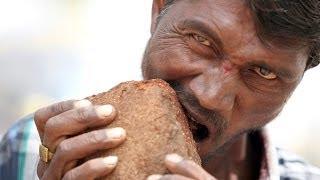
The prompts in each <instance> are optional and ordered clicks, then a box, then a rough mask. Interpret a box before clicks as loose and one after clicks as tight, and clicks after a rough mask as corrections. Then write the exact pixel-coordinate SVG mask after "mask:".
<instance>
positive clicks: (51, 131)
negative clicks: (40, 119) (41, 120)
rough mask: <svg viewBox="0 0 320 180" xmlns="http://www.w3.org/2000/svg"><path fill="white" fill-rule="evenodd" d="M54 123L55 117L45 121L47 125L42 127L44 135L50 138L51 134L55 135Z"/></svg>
mask: <svg viewBox="0 0 320 180" xmlns="http://www.w3.org/2000/svg"><path fill="white" fill-rule="evenodd" d="M55 121H56V118H55V117H52V118H49V120H48V121H47V123H46V124H45V125H44V133H45V134H46V135H49V136H51V135H52V134H55V133H54V125H55Z"/></svg>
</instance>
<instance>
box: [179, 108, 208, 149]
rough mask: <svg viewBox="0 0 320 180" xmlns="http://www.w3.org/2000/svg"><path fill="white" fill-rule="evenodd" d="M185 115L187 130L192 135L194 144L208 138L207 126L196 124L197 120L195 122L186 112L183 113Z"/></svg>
mask: <svg viewBox="0 0 320 180" xmlns="http://www.w3.org/2000/svg"><path fill="white" fill-rule="evenodd" d="M185 113H186V116H187V119H188V123H189V128H190V130H191V132H192V135H193V139H194V140H195V141H196V143H200V142H202V141H205V140H206V139H207V138H209V135H210V132H209V129H208V128H207V126H205V125H203V124H200V123H198V122H197V120H195V118H194V117H192V116H191V115H190V114H189V113H188V112H187V111H185Z"/></svg>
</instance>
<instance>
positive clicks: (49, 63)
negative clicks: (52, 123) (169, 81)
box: [0, 0, 320, 166]
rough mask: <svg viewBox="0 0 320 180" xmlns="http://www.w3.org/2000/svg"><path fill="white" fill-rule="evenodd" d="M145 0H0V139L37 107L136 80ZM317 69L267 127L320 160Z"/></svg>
mask: <svg viewBox="0 0 320 180" xmlns="http://www.w3.org/2000/svg"><path fill="white" fill-rule="evenodd" d="M151 2H152V1H151V0H148V1H130V0H117V1H106V0H28V1H24V0H10V1H7V0H0V137H1V136H2V135H3V134H4V133H5V131H6V130H7V129H8V128H9V127H10V126H11V125H12V124H13V123H14V122H16V121H17V120H18V119H19V118H21V117H23V116H25V115H27V114H30V113H31V112H33V111H35V110H36V109H37V108H39V107H41V106H45V105H48V104H51V103H53V102H56V101H61V100H66V99H80V98H83V97H86V96H89V95H91V94H95V93H98V92H101V91H106V90H108V89H109V88H111V87H113V86H114V85H116V84H118V83H119V82H121V81H127V80H139V79H141V73H140V61H141V57H142V55H143V51H144V48H145V46H146V42H147V40H148V38H149V35H150V33H149V26H150V15H151ZM319 79H320V67H317V68H314V69H312V70H310V71H308V72H307V73H306V74H305V77H304V79H303V81H302V83H301V84H300V86H299V87H298V88H297V90H296V91H295V92H294V94H293V96H292V98H291V99H290V101H289V102H288V104H287V106H286V107H285V109H284V111H283V112H282V113H281V114H280V115H279V117H278V118H277V119H276V120H275V121H274V122H272V123H271V124H270V125H269V126H268V128H269V129H270V131H271V134H272V139H273V142H274V143H275V144H276V145H278V146H280V147H283V148H284V149H288V150H290V151H293V152H295V153H298V154H300V155H302V156H303V157H304V158H305V159H307V160H308V161H309V162H311V163H313V164H315V165H318V166H320V153H319V152H320V143H318V139H319V138H320V131H319V129H320V113H319V105H318V104H317V102H318V101H319V100H320V93H319V92H320V83H317V81H318V80H319Z"/></svg>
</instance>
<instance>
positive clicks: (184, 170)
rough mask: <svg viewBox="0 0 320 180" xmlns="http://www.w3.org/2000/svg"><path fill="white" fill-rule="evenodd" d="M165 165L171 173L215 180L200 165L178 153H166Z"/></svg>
mask: <svg viewBox="0 0 320 180" xmlns="http://www.w3.org/2000/svg"><path fill="white" fill-rule="evenodd" d="M165 165H166V166H167V168H168V169H169V170H170V172H172V173H176V174H180V175H183V176H186V177H189V178H193V179H198V180H200V179H208V180H209V179H210V180H215V178H213V177H212V176H211V175H210V174H209V173H207V172H206V171H205V170H204V169H203V168H202V167H201V166H199V165H197V164H196V163H195V162H193V161H190V160H184V159H183V158H182V157H181V156H179V155H178V154H168V155H167V156H166V158H165Z"/></svg>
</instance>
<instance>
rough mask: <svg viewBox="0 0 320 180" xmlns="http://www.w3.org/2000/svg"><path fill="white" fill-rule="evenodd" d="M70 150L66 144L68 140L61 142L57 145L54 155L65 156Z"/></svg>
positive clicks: (68, 144) (69, 146)
mask: <svg viewBox="0 0 320 180" xmlns="http://www.w3.org/2000/svg"><path fill="white" fill-rule="evenodd" d="M70 149H71V145H70V143H69V142H68V140H64V141H62V142H61V143H60V144H58V146H57V149H56V155H57V156H63V155H64V154H67V153H68V152H69V151H70Z"/></svg>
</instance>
